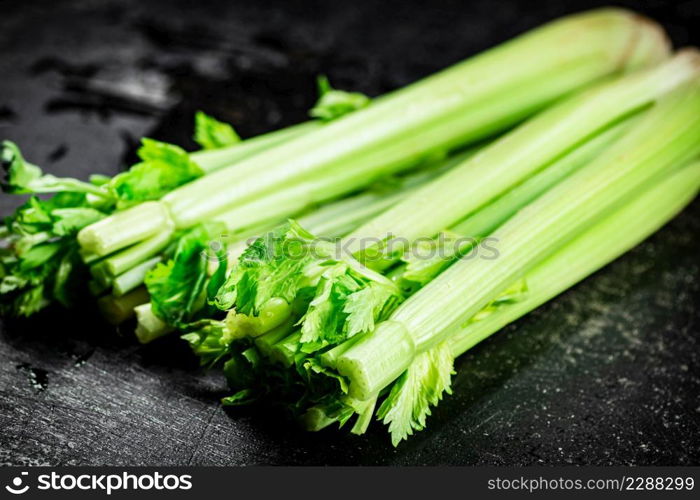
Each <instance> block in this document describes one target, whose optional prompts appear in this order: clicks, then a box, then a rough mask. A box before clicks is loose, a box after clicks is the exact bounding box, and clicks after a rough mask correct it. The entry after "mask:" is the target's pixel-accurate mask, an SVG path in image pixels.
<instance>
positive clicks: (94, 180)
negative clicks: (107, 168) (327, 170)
mask: <svg viewBox="0 0 700 500" xmlns="http://www.w3.org/2000/svg"><path fill="white" fill-rule="evenodd" d="M319 91H320V96H319V99H318V102H317V103H316V105H315V106H314V108H313V109H311V111H310V113H309V114H310V115H311V116H312V117H315V118H317V120H316V121H310V122H306V123H302V124H299V125H295V126H291V127H288V128H286V129H282V130H278V131H274V132H270V133H267V134H264V135H261V136H257V137H254V138H252V139H248V140H245V141H242V140H241V139H240V138H239V136H238V134H236V132H235V131H234V130H233V128H232V127H231V126H230V125H227V124H224V123H221V122H218V121H217V120H215V119H214V118H212V117H209V116H207V115H205V114H204V113H202V112H198V113H197V114H196V116H195V134H194V139H195V141H196V142H197V143H198V144H199V145H200V146H201V147H202V150H200V151H197V152H194V153H190V154H188V153H186V152H185V151H184V150H183V149H181V148H179V147H178V146H175V145H172V144H166V143H163V142H159V141H154V140H153V139H148V138H144V139H143V140H142V143H143V144H142V147H141V148H140V149H139V150H138V156H139V157H140V158H141V160H142V161H141V162H140V163H138V164H136V165H134V166H132V167H131V168H130V169H129V170H128V171H127V172H123V173H121V174H119V175H116V176H115V177H113V178H108V177H105V176H100V175H95V176H92V177H91V178H90V182H82V181H79V180H77V179H71V178H57V177H54V176H53V175H49V174H44V173H43V172H42V170H41V169H40V168H39V167H37V166H36V165H32V164H31V163H29V162H27V161H25V160H24V158H23V157H22V154H21V153H20V151H19V149H18V148H17V146H16V145H15V144H13V143H11V142H9V141H5V142H3V144H2V150H1V151H0V162H1V163H2V167H3V169H4V170H5V171H6V176H5V182H4V183H2V188H3V191H5V192H7V193H12V194H19V195H26V194H31V195H32V196H31V197H30V198H29V200H28V201H27V203H25V204H24V205H22V206H21V207H20V208H19V209H17V211H16V212H15V213H14V214H13V215H12V216H11V217H8V218H6V219H5V226H4V227H3V228H2V239H3V243H4V245H3V249H2V254H1V255H0V257H1V259H2V260H1V261H0V263H1V264H2V266H1V267H0V279H1V280H2V281H1V283H0V297H1V298H2V302H0V311H2V312H3V314H11V315H23V316H29V315H30V314H33V313H35V312H37V311H39V310H40V309H42V308H44V307H45V306H47V305H48V304H50V303H51V302H53V301H58V302H60V303H62V304H63V305H66V306H69V305H71V304H72V303H74V302H75V300H76V297H77V296H78V295H79V294H80V292H81V291H84V288H85V287H84V283H85V282H86V281H87V275H88V273H87V272H86V268H85V265H84V262H83V261H87V262H88V263H90V262H92V260H93V257H92V256H89V255H87V256H86V255H85V254H84V253H82V252H81V251H80V248H79V245H78V242H77V240H76V236H77V234H78V231H80V230H81V229H83V228H84V227H86V226H89V225H90V224H92V223H93V222H96V221H98V220H101V219H104V218H105V217H107V216H108V215H110V214H112V213H115V212H119V211H121V210H124V209H127V208H129V207H132V206H134V205H138V204H140V203H143V202H147V201H150V200H156V199H159V198H161V197H162V196H163V195H164V194H166V193H168V192H169V191H172V190H173V189H175V188H177V187H179V186H181V185H183V184H186V183H188V182H190V181H192V180H194V179H196V178H199V177H202V176H204V175H207V174H211V173H212V172H215V171H216V170H219V169H223V168H225V167H228V168H229V169H230V168H235V165H236V164H237V162H239V161H241V160H242V159H244V158H246V157H249V156H252V155H255V154H256V153H259V152H260V151H263V150H265V149H268V148H270V147H273V146H275V145H277V144H281V143H282V142H285V141H288V140H290V139H292V138H294V137H297V136H300V135H302V134H305V133H308V132H310V131H312V130H315V129H318V128H320V127H322V126H323V125H324V124H325V123H327V122H329V121H331V120H334V119H336V118H339V117H341V116H343V115H345V114H347V113H349V112H351V111H354V110H355V109H360V108H362V107H364V106H366V105H367V103H368V102H369V98H368V97H366V96H364V95H362V94H358V93H348V92H343V91H340V90H336V89H333V88H331V87H330V85H329V84H328V81H327V80H326V79H325V78H320V79H319ZM38 194H53V195H54V196H53V197H52V198H49V199H40V198H38V197H37V196H36V195H38ZM123 262H124V261H123V260H122V264H121V265H123ZM153 262H154V261H153V260H151V261H150V267H152V266H153ZM118 265H119V264H118ZM118 265H117V267H118ZM148 266H149V261H146V262H144V263H141V264H140V266H136V268H132V269H131V270H130V273H127V274H125V275H122V276H121V277H120V280H119V281H118V282H117V280H115V284H114V294H115V295H116V296H121V295H124V294H125V293H127V292H128V291H130V290H132V289H134V288H136V287H137V286H138V285H139V284H141V282H142V281H143V274H144V273H145V272H146V270H147V269H148V268H149V267H148ZM99 269H100V268H99V267H98V268H97V270H96V272H97V276H98V278H99V277H101V275H100V274H99ZM139 276H140V278H139ZM91 285H92V288H93V290H95V291H96V292H97V293H99V292H101V291H103V289H104V288H105V287H106V284H105V283H104V282H102V283H101V282H100V281H99V280H97V281H95V280H93V282H92V283H91ZM132 300H133V297H132ZM144 300H147V299H144Z"/></svg>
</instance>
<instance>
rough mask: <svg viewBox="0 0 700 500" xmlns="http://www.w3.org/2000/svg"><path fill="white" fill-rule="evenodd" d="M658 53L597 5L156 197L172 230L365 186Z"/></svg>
mask: <svg viewBox="0 0 700 500" xmlns="http://www.w3.org/2000/svg"><path fill="white" fill-rule="evenodd" d="M650 40H651V41H650ZM653 42H655V43H653ZM666 55H667V46H666V44H665V43H664V42H663V41H662V39H661V38H660V36H659V31H658V28H657V27H656V26H655V25H653V24H652V23H650V22H649V21H647V20H642V19H640V18H639V17H637V16H635V15H633V14H630V13H628V12H625V11H620V10H601V11H595V12H589V13H585V14H581V15H578V16H571V17H569V18H565V19H562V20H560V21H557V22H554V23H550V24H548V25H546V26H544V27H542V28H540V29H537V30H535V31H533V32H530V33H528V34H526V35H523V36H521V37H519V38H517V39H516V40H513V41H511V42H508V43H506V44H503V45H501V46H499V47H496V48H494V49H492V50H489V51H487V52H485V53H483V54H481V55H479V56H477V57H474V58H471V59H469V60H467V61H465V62H462V63H460V64H457V65H455V66H453V67H451V68H448V69H447V70H444V71H442V72H440V73H438V74H436V75H434V76H432V77H429V78H426V79H425V80H423V81H421V82H418V83H416V84H413V85H410V86H408V87H406V88H404V89H401V90H399V91H396V92H394V93H392V94H390V95H387V96H384V97H382V98H380V99H377V100H375V101H374V102H373V103H372V104H370V105H369V106H368V107H367V108H365V109H362V110H359V111H356V112H354V113H352V114H350V115H347V116H345V117H343V118H340V119H338V120H336V121H334V122H331V123H329V124H327V125H325V126H323V127H321V128H319V129H318V130H315V131H312V132H309V133H307V134H303V135H301V136H300V137H297V138H295V139H293V140H290V141H287V142H285V143H283V144H281V145H279V146H277V147H273V148H271V149H268V150H265V151H263V152H261V153H259V154H257V155H255V157H254V158H252V157H251V158H248V159H244V160H242V161H241V162H239V163H237V164H236V166H235V168H231V169H222V170H219V171H218V172H215V173H213V174H211V175H207V176H205V177H202V178H200V179H198V180H196V181H194V182H192V183H190V184H188V185H186V186H183V187H181V188H179V189H177V190H175V191H173V192H171V193H169V194H168V195H166V196H165V197H164V198H163V199H162V202H163V204H164V205H167V206H168V207H169V212H170V215H171V217H172V220H173V221H174V222H175V224H176V227H177V228H184V227H189V226H191V225H193V224H196V223H197V222H199V221H202V220H205V219H211V218H214V217H215V216H216V215H217V214H220V213H223V212H225V211H229V210H231V209H233V208H235V207H240V206H242V205H245V204H247V203H250V202H251V201H253V200H255V199H256V198H258V197H260V196H261V195H264V194H266V193H270V192H273V191H274V190H276V189H278V188H279V187H282V186H289V185H290V184H294V183H300V182H310V181H313V180H314V179H319V178H321V177H326V176H330V177H334V176H337V175H342V173H343V172H346V171H348V170H351V171H352V170H358V171H359V170H362V171H367V172H368V176H367V179H366V181H365V182H371V181H372V179H374V178H376V177H377V176H380V175H384V174H387V173H391V172H395V171H397V170H400V169H405V168H409V167H410V166H412V165H413V164H414V163H415V162H416V161H421V160H423V159H424V158H425V156H426V155H431V154H434V153H435V152H440V151H445V150H450V149H452V148H455V147H457V146H459V145H463V144H466V143H469V142H474V141H476V140H478V139H480V138H483V137H485V136H488V135H490V134H493V133H495V132H497V131H498V130H503V129H504V128H507V127H509V126H511V125H513V124H515V123H517V122H518V121H520V120H522V119H524V118H525V117H527V116H528V115H531V114H532V113H534V112H535V111H537V110H539V109H541V108H543V107H544V106H546V105H548V104H550V103H551V102H552V101H553V100H555V99H557V98H559V97H561V96H562V95H565V94H568V93H570V92H573V91H575V90H577V89H580V88H582V87H583V86H585V85H587V84H590V83H591V82H594V81H597V80H600V79H602V78H605V77H607V76H610V75H613V74H616V73H619V72H621V71H625V70H628V69H630V64H631V65H632V66H639V65H644V64H650V63H655V62H658V61H659V60H661V59H663V58H664V57H666ZM369 172H371V175H370V174H369ZM343 182H344V180H343ZM357 187H359V186H358V185H349V186H348V188H350V189H355V188H357ZM336 188H337V192H335V193H334V195H338V194H340V193H341V192H343V188H342V184H338V185H337V186H336ZM143 225H144V227H143V228H141V231H143V232H144V233H147V234H152V233H153V232H155V230H156V229H157V227H158V226H159V225H160V221H156V222H155V223H153V224H151V225H150V226H149V221H148V220H147V219H145V218H144V220H143ZM83 231H84V232H86V233H90V236H89V237H87V236H83V237H82V238H81V244H82V243H86V244H88V245H90V246H93V247H95V248H100V247H103V246H104V247H107V246H108V245H104V244H103V243H102V241H101V240H102V238H103V237H105V238H110V237H109V236H108V235H105V234H104V233H105V232H106V231H107V232H109V227H105V226H97V228H95V227H94V226H90V227H88V228H86V229H85V230H83ZM110 242H111V239H110ZM132 242H133V241H132ZM117 245H118V244H116V243H114V246H111V245H110V248H113V247H116V248H119V247H118V246H117ZM123 246H126V244H124V245H122V247H123ZM116 248H114V249H116Z"/></svg>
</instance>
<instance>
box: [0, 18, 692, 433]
mask: <svg viewBox="0 0 700 500" xmlns="http://www.w3.org/2000/svg"><path fill="white" fill-rule="evenodd" d="M699 59H700V57H699V56H698V54H697V53H696V52H695V51H693V50H686V51H683V52H681V53H679V54H677V55H675V56H673V57H670V50H669V46H668V43H667V41H666V39H665V37H664V34H663V32H662V31H661V30H660V29H659V28H658V27H657V26H656V25H655V24H653V23H652V22H650V21H648V20H646V19H642V18H640V17H639V16H637V15H635V14H633V13H630V12H626V11H623V10H618V9H603V10H598V11H592V12H588V13H584V14H579V15H575V16H570V17H567V18H564V19H561V20H558V21H555V22H553V23H550V24H548V25H546V26H544V27H541V28H539V29H537V30H534V31H532V32H530V33H527V34H525V35H522V36H520V37H518V38H516V39H514V40H512V41H510V42H507V43H505V44H502V45H500V46H498V47H496V48H494V49H491V50H489V51H487V52H485V53H483V54H480V55H478V56H475V57H473V58H471V59H468V60H466V61H464V62H461V63H458V64H456V65H455V66H453V67H451V68H448V69H446V70H444V71H442V72H440V73H438V74H436V75H433V76H430V77H428V78H426V79H424V80H421V81H419V82H417V83H414V84H412V85H409V86H408V87H406V88H404V89H400V90H397V91H394V92H392V93H389V94H387V95H385V96H381V97H378V98H375V99H373V100H371V101H370V100H369V99H368V98H367V97H366V96H363V95H361V94H355V93H346V92H341V91H337V90H334V89H332V88H330V86H329V85H328V83H327V81H325V80H321V81H320V90H321V97H320V99H319V102H318V103H317V105H316V106H315V107H314V109H312V110H311V113H310V114H311V116H312V117H313V118H315V120H314V121H311V122H307V123H303V124H301V125H296V126H293V127H290V128H288V129H284V130H281V131H277V132H273V133H271V134H267V135H264V136H260V137H257V138H253V139H248V140H246V141H239V138H238V136H237V135H236V133H235V132H234V131H233V129H232V128H230V127H229V126H227V125H225V124H222V123H219V122H217V121H216V120H213V119H211V118H209V117H207V116H206V115H203V114H199V115H198V116H197V129H196V133H195V138H196V139H197V142H198V143H200V144H201V145H202V146H203V147H204V148H205V150H203V151H201V152H196V153H191V154H188V153H186V152H185V151H183V150H182V149H180V148H178V147H176V146H173V145H168V144H163V143H158V142H156V141H150V140H144V145H143V147H142V149H141V150H140V151H139V155H140V156H141V158H142V160H143V162H142V163H140V164H138V165H135V166H134V167H132V168H131V169H130V170H129V171H128V172H125V173H123V174H120V175H118V176H116V177H114V178H113V179H108V178H102V177H96V178H93V179H91V181H90V182H81V181H76V180H74V179H57V178H55V177H52V176H49V175H44V174H43V173H42V172H41V170H40V169H39V168H38V167H36V166H33V165H31V164H29V163H27V162H25V161H24V160H23V158H22V157H21V155H20V153H19V151H18V150H17V148H16V147H15V146H14V145H12V144H6V145H5V147H4V148H3V151H2V161H3V165H4V166H5V168H6V170H7V172H8V176H7V182H6V185H5V189H6V190H7V191H8V192H13V193H18V194H25V193H28V194H41V193H57V194H56V195H55V196H54V197H52V198H50V199H48V200H40V199H39V198H37V197H32V198H31V199H30V200H29V202H28V203H27V204H26V205H25V206H23V207H21V208H20V209H19V210H18V212H17V213H16V214H15V215H14V216H13V217H11V218H9V219H8V221H7V224H6V235H5V237H6V239H7V241H8V242H9V245H8V246H7V248H6V249H5V253H4V254H3V260H2V265H3V267H2V269H1V271H2V283H1V284H0V294H2V295H1V296H2V300H3V303H2V305H3V312H13V313H16V314H17V313H18V314H25V315H28V314H31V313H33V312H35V311H37V310H39V309H40V308H42V307H44V306H45V305H47V304H48V303H50V302H52V301H54V300H56V301H59V302H62V303H64V304H69V303H70V302H71V296H72V295H73V294H74V293H75V292H76V291H78V290H79V289H80V285H81V284H84V283H85V282H87V278H85V277H84V275H82V274H81V271H85V270H86V269H88V268H89V275H90V276H91V277H92V279H91V281H90V289H91V291H92V292H93V293H94V294H95V295H102V297H101V298H100V300H99V303H100V306H101V307H102V309H103V311H104V312H105V314H106V316H108V317H109V318H110V319H111V321H113V322H115V323H116V322H120V321H123V320H124V319H125V318H127V317H129V316H130V315H131V314H133V313H134V312H135V313H136V316H137V321H138V326H137V330H136V333H137V336H138V338H139V340H141V341H142V342H148V341H151V340H153V339H155V338H157V337H159V336H161V335H163V334H165V333H167V332H170V331H173V330H177V331H179V332H180V333H181V334H183V338H184V339H185V340H187V341H188V342H189V343H190V345H191V347H192V349H193V351H194V353H195V354H196V355H198V356H199V357H200V359H201V361H202V364H205V365H213V364H214V363H217V362H221V363H222V364H223V366H224V371H225V374H226V376H227V379H228V381H229V383H230V385H231V388H232V390H233V391H234V394H233V395H232V396H230V397H228V398H225V400H224V402H225V403H226V404H241V403H245V402H249V401H253V400H257V399H266V400H273V401H275V402H278V403H281V404H282V405H284V406H286V407H287V408H289V409H290V410H291V411H292V412H293V413H295V414H296V415H298V416H302V417H303V419H304V421H305V422H306V424H307V426H308V427H309V428H310V429H319V428H322V427H325V426H326V425H328V424H330V423H332V422H339V423H340V424H341V425H342V424H344V423H346V422H347V421H348V420H350V419H351V418H352V417H354V416H357V417H358V418H357V420H356V422H355V425H354V427H353V432H357V433H362V432H364V431H365V429H366V428H367V426H368V424H369V422H370V419H371V417H372V416H373V415H374V414H375V407H376V405H377V403H378V401H379V400H380V399H382V403H381V405H380V406H379V408H378V410H377V412H376V414H377V415H378V416H379V417H380V418H381V419H383V420H384V421H385V422H386V423H388V424H389V428H390V431H391V434H392V439H393V441H394V443H397V442H398V441H400V440H401V439H404V438H406V437H407V436H408V435H410V434H411V433H413V432H414V431H415V430H419V429H422V428H423V427H424V426H425V419H426V417H427V415H429V413H430V406H431V405H435V404H437V402H438V401H439V400H440V398H441V397H442V394H443V393H444V392H449V390H450V378H451V374H452V366H453V360H454V358H455V357H456V356H458V355H459V354H461V353H462V352H464V351H465V350H466V349H468V348H470V347H471V346H473V345H474V344H476V343H477V342H479V341H480V340H482V339H483V338H486V337H487V336H488V335H490V334H492V333H493V332H495V331H496V330H497V329H498V328H500V327H501V326H502V325H503V324H505V323H507V322H509V321H513V320H514V319H516V318H517V317H519V316H521V315H522V314H525V313H526V312H528V311H529V310H531V309H533V308H534V307H537V306H538V305H539V304H541V303H542V302H544V301H546V300H548V299H550V298H551V297H553V296H555V295H556V294H558V293H560V292H561V291H562V290H564V289H566V288H567V287H569V286H571V285H573V284H574V283H575V282H577V281H579V280H580V279H583V278H584V277H585V276H587V275H588V274H590V273H591V272H593V271H594V270H595V269H598V268H599V267H601V266H603V265H605V264H606V263H607V262H609V261H610V260H612V259H614V258H615V257H616V256H618V255H620V254H621V253H623V252H624V251H625V250H626V249H628V248H629V247H631V246H632V245H634V244H635V243H637V242H638V241H640V240H641V239H643V238H644V237H646V236H647V235H648V234H650V233H651V232H653V231H654V230H655V229H656V228H658V227H659V226H660V225H662V224H663V223H664V222H665V221H666V220H668V219H669V218H670V217H672V216H673V214H675V213H676V212H677V211H678V210H680V209H681V208H682V206H683V205H684V204H685V203H687V202H688V201H689V200H690V199H691V198H692V197H693V195H694V193H695V191H696V190H697V187H698V184H699V183H700V177H699V175H700V167H699V166H698V163H697V162H696V160H697V159H698V157H699V156H700V136H699V134H700V118H698V116H700V113H698V111H700V109H699V100H700V90H699V89H700V83H698V80H699V78H700V76H699V75H700V63H699ZM498 136H500V137H498ZM496 137H497V138H496ZM494 138H496V139H494ZM489 141H490V142H489ZM474 145H476V147H474ZM693 162H695V163H693ZM635 212H639V213H642V214H643V215H644V217H643V219H642V220H641V221H640V222H639V223H638V224H636V226H635V227H634V229H633V230H631V231H629V232H628V233H627V234H625V235H624V236H622V237H619V238H617V239H615V240H614V241H612V242H608V244H606V245H600V242H601V241H602V240H603V238H608V237H609V235H610V234H611V233H612V231H615V230H617V229H618V228H620V227H623V226H624V225H625V224H628V223H629V220H630V218H631V217H632V216H633V214H634V213H635ZM289 217H294V218H295V219H296V220H288V221H287V222H286V223H283V224H281V225H280V223H281V222H283V221H285V220H287V219H288V218H289ZM251 237H256V238H255V239H254V240H253V242H252V243H251V244H248V242H247V240H248V239H251ZM335 237H341V238H340V239H339V240H336V239H334V238H335ZM489 245H490V246H489ZM485 249H486V250H490V251H491V252H492V257H496V258H491V259H486V258H473V256H474V255H475V254H476V253H477V252H479V251H482V250H485ZM424 251H427V254H426V253H425V252H424ZM84 264H86V265H87V266H86V265H84ZM567 266H568V268H569V269H568V270H569V271H570V272H568V273H567V272H565V269H566V267H567ZM144 284H145V287H144V286H142V285H144Z"/></svg>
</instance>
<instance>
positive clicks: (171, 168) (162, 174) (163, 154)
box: [109, 137, 204, 208]
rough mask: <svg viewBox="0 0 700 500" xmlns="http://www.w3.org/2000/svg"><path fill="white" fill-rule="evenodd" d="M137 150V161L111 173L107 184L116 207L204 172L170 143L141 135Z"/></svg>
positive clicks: (156, 194)
mask: <svg viewBox="0 0 700 500" xmlns="http://www.w3.org/2000/svg"><path fill="white" fill-rule="evenodd" d="M141 143H142V145H141V147H140V148H139V150H138V152H137V153H138V155H139V158H141V160H142V161H141V163H137V164H136V165H134V166H132V167H131V168H130V169H129V170H127V171H126V172H123V173H121V174H119V175H117V176H115V177H114V178H113V179H112V181H111V182H110V184H109V186H110V189H111V190H112V192H114V193H115V195H116V197H117V198H118V200H119V201H118V205H119V208H126V207H129V206H132V205H135V204H137V203H140V202H143V201H148V200H157V199H159V198H161V197H162V196H163V195H165V194H166V193H168V192H170V191H172V190H173V189H175V188H176V187H178V186H181V185H183V184H186V183H188V182H190V181H192V180H194V179H196V178H198V177H201V176H202V175H204V171H203V170H202V169H201V168H200V167H199V166H198V165H197V164H196V163H195V162H194V161H193V160H192V159H190V156H189V155H188V154H187V152H186V151H185V150H184V149H182V148H180V147H178V146H175V145H173V144H168V143H165V142H160V141H156V140H153V139H148V138H146V137H144V138H143V139H141Z"/></svg>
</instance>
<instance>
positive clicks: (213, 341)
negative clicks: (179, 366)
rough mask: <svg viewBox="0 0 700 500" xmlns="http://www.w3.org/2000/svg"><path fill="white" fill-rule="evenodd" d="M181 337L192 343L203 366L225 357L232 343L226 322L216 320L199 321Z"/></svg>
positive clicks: (190, 326) (191, 346) (192, 347)
mask: <svg viewBox="0 0 700 500" xmlns="http://www.w3.org/2000/svg"><path fill="white" fill-rule="evenodd" d="M180 338H181V339H183V340H185V341H186V342H187V343H188V344H189V345H190V348H191V349H192V352H193V353H194V354H195V355H196V356H197V357H198V358H199V361H200V363H201V365H202V366H212V365H214V364H215V363H216V362H217V361H219V360H220V359H221V358H223V357H224V356H225V355H226V354H227V353H228V348H229V344H230V343H231V342H230V338H229V334H228V330H227V328H226V323H225V322H224V321H216V320H201V321H197V322H195V323H193V324H191V325H189V326H188V333H186V334H184V335H182V336H181V337H180Z"/></svg>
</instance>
